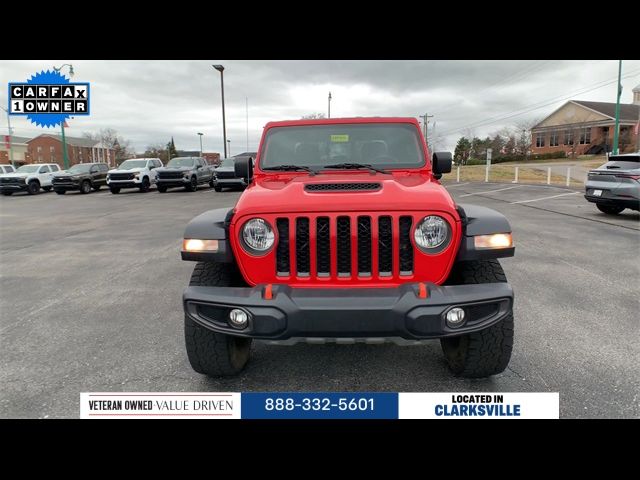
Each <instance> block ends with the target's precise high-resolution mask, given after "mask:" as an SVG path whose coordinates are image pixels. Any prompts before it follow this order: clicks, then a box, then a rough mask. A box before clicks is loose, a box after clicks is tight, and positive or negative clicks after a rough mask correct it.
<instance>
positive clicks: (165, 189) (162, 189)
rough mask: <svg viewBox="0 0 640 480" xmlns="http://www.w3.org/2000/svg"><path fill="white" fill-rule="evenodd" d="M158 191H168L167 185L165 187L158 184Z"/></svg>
mask: <svg viewBox="0 0 640 480" xmlns="http://www.w3.org/2000/svg"><path fill="white" fill-rule="evenodd" d="M158 191H159V192H160V193H166V191H167V187H163V186H162V185H158Z"/></svg>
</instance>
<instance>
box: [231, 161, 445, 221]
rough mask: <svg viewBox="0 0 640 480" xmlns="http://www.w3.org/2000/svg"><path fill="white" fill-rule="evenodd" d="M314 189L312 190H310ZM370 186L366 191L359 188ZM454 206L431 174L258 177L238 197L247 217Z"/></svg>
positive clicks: (431, 209) (437, 208)
mask: <svg viewBox="0 0 640 480" xmlns="http://www.w3.org/2000/svg"><path fill="white" fill-rule="evenodd" d="M340 183H348V184H373V185H354V186H352V187H351V188H355V189H352V190H351V189H350V190H346V191H345V190H326V189H327V188H335V187H332V186H329V187H328V186H327V184H329V185H333V184H340ZM309 187H310V188H309ZM361 187H366V188H367V189H359V188H361ZM455 208H456V206H455V203H454V201H453V200H452V198H451V196H450V195H449V193H448V192H447V191H446V190H445V188H444V187H443V186H442V185H440V184H439V183H437V182H434V181H431V180H430V177H429V176H428V175H424V174H421V173H415V172H413V173H408V172H394V173H392V174H391V175H384V174H379V173H378V174H375V175H371V174H370V173H369V172H368V171H361V172H360V171H359V172H349V173H324V172H323V173H320V174H318V175H315V176H310V175H307V174H302V175H296V176H291V175H268V176H260V177H259V178H257V179H256V181H255V182H254V183H253V184H252V185H251V186H250V187H249V188H248V189H247V190H246V191H245V193H244V194H243V195H242V196H241V197H240V199H239V200H238V203H237V205H236V210H237V211H238V212H240V213H241V214H242V215H243V216H244V215H245V214H256V213H277V212H283V213H294V212H323V211H325V212H341V211H350V212H354V211H378V212H380V211H407V210H430V211H442V212H448V213H452V212H453V211H454V210H455Z"/></svg>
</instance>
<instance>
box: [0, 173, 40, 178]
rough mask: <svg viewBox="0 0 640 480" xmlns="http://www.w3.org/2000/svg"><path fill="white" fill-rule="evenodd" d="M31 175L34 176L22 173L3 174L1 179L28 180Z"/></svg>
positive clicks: (0, 176)
mask: <svg viewBox="0 0 640 480" xmlns="http://www.w3.org/2000/svg"><path fill="white" fill-rule="evenodd" d="M29 175H34V174H33V173H22V172H13V173H3V174H1V175H0V178H27V177H28V176H29Z"/></svg>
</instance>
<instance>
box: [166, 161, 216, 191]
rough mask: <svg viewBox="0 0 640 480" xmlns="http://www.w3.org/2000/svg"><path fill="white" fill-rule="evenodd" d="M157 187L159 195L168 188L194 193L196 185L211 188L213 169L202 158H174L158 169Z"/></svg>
mask: <svg viewBox="0 0 640 480" xmlns="http://www.w3.org/2000/svg"><path fill="white" fill-rule="evenodd" d="M156 173H157V175H158V176H157V186H158V191H159V192H160V193H164V192H166V191H167V189H168V188H173V187H183V188H184V189H185V190H187V191H189V192H195V191H196V190H197V189H198V185H204V184H209V186H210V187H213V167H212V166H211V165H209V164H208V163H207V161H206V160H205V159H204V158H202V157H176V158H172V159H171V160H169V163H167V165H166V167H162V168H158V169H157V170H156Z"/></svg>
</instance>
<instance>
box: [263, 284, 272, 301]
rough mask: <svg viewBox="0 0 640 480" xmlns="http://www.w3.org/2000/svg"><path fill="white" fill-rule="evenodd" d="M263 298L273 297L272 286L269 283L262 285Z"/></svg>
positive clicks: (270, 298) (269, 298)
mask: <svg viewBox="0 0 640 480" xmlns="http://www.w3.org/2000/svg"><path fill="white" fill-rule="evenodd" d="M264 299H265V300H272V299H273V286H272V285H271V284H270V283H269V284H267V286H266V287H264Z"/></svg>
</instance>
